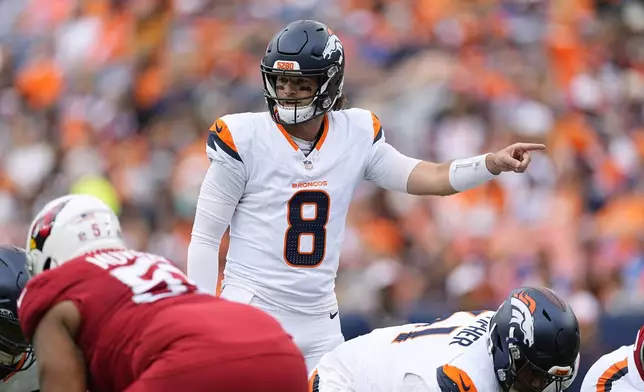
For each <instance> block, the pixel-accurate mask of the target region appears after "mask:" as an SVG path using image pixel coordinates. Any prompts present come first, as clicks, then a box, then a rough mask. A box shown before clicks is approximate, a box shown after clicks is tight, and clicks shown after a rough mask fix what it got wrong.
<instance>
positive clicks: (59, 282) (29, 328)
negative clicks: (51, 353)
mask: <svg viewBox="0 0 644 392" xmlns="http://www.w3.org/2000/svg"><path fill="white" fill-rule="evenodd" d="M78 267H79V265H78V262H75V261H74V262H69V263H67V264H65V265H62V266H60V267H58V268H56V269H52V270H49V271H45V272H43V273H41V274H40V275H38V276H36V277H34V278H31V279H30V280H29V282H27V286H26V287H25V288H24V289H23V291H22V293H21V295H20V299H19V300H18V319H19V320H20V327H21V329H22V332H23V334H24V335H25V337H26V338H27V341H29V342H31V341H32V338H33V335H34V332H35V331H36V328H37V327H38V324H39V323H40V320H42V318H43V317H44V316H45V315H46V314H47V312H48V311H49V309H51V308H52V307H53V306H55V305H56V304H58V303H60V302H62V301H66V300H72V301H76V300H78V298H74V297H73V296H70V295H68V290H69V288H70V287H73V286H74V285H75V284H76V282H77V280H78V279H74V278H71V279H70V277H74V276H78V275H80V274H76V273H75V272H77V271H74V270H75V269H78ZM60 275H66V278H65V279H60V278H57V277H58V276H60Z"/></svg>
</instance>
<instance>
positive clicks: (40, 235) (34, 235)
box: [28, 200, 69, 251]
mask: <svg viewBox="0 0 644 392" xmlns="http://www.w3.org/2000/svg"><path fill="white" fill-rule="evenodd" d="M68 202H69V200H65V201H63V202H61V203H59V204H57V205H55V206H54V207H52V208H51V209H50V210H49V211H47V212H46V213H45V214H44V215H43V216H42V217H41V218H40V219H38V221H37V222H36V224H34V227H33V229H32V230H31V240H30V241H29V249H28V250H34V249H38V250H40V251H42V250H43V246H44V245H45V241H46V240H47V238H49V235H50V234H51V228H52V226H53V223H54V221H55V220H56V217H57V216H58V214H59V213H60V211H62V209H63V208H65V205H67V203H68Z"/></svg>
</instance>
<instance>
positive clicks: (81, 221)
mask: <svg viewBox="0 0 644 392" xmlns="http://www.w3.org/2000/svg"><path fill="white" fill-rule="evenodd" d="M25 248H26V250H27V255H28V257H27V258H28V264H29V270H30V272H31V274H32V275H38V274H40V273H41V272H43V271H45V270H48V269H51V268H55V267H57V266H60V265H61V264H63V263H65V262H67V261H69V260H72V259H73V258H75V257H78V256H80V255H82V254H84V253H87V252H91V251H94V250H99V249H124V248H125V243H124V242H123V235H122V233H121V224H120V222H119V219H118V218H117V217H116V214H115V213H114V211H113V210H112V209H111V208H110V207H108V206H107V205H106V204H105V203H103V202H102V201H101V200H100V199H98V198H96V197H94V196H88V195H67V196H63V197H60V198H58V199H55V200H52V201H50V202H49V203H47V205H45V207H44V208H43V209H42V210H41V211H40V212H39V213H38V215H36V218H35V219H34V220H33V222H32V223H31V226H30V227H29V237H28V239H27V246H26V247H25Z"/></svg>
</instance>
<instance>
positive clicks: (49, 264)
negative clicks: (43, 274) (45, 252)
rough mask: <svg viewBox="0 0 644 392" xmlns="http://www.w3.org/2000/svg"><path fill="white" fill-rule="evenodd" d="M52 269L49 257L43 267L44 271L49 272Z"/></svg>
mask: <svg viewBox="0 0 644 392" xmlns="http://www.w3.org/2000/svg"><path fill="white" fill-rule="evenodd" d="M50 268H51V257H47V260H45V264H44V265H43V268H42V270H43V271H47V270H48V269H50Z"/></svg>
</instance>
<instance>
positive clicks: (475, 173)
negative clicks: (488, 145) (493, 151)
mask: <svg viewBox="0 0 644 392" xmlns="http://www.w3.org/2000/svg"><path fill="white" fill-rule="evenodd" d="M489 154H490V153H488V154H483V155H477V156H475V157H471V158H465V159H455V160H454V161H453V162H452V164H451V165H450V167H449V184H450V185H451V186H452V188H454V190H455V191H457V192H463V191H466V190H468V189H472V188H476V187H477V186H479V185H481V184H483V183H485V182H487V181H489V180H491V179H493V178H494V177H495V175H494V174H492V173H490V171H489V170H488V169H487V166H486V165H485V157H486V156H488V155H489Z"/></svg>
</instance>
